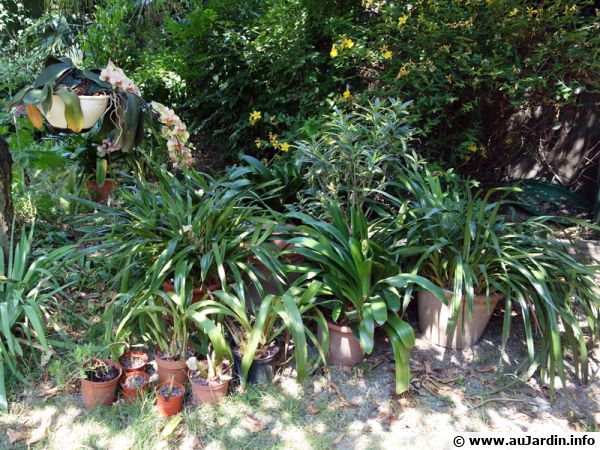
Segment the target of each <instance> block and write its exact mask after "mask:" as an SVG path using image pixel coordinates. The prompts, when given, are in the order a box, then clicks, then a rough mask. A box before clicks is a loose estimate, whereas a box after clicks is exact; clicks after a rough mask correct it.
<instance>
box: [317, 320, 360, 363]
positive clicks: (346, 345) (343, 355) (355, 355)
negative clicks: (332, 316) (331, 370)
mask: <svg viewBox="0 0 600 450" xmlns="http://www.w3.org/2000/svg"><path fill="white" fill-rule="evenodd" d="M327 328H329V349H328V350H327V362H328V363H329V364H340V365H342V366H348V367H354V366H355V365H357V364H358V363H359V362H361V361H362V360H363V359H365V352H364V351H363V349H362V347H361V346H360V341H359V340H358V339H357V338H356V336H354V333H353V332H352V329H351V328H349V327H345V326H339V325H336V324H334V323H331V322H327ZM318 334H319V340H320V341H321V342H322V334H321V330H320V329H319V331H318Z"/></svg>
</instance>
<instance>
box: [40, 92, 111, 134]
mask: <svg viewBox="0 0 600 450" xmlns="http://www.w3.org/2000/svg"><path fill="white" fill-rule="evenodd" d="M79 103H80V104H81V113H82V115H83V129H84V130H87V129H88V128H92V127H93V126H94V125H95V124H96V122H98V119H100V117H102V114H104V111H106V107H107V106H108V96H107V95H80V96H79ZM40 111H41V112H42V114H44V117H45V118H46V120H47V121H48V122H49V123H50V125H52V126H53V127H54V128H61V129H66V128H68V126H67V119H66V118H65V104H64V102H63V101H62V99H61V98H60V97H59V96H58V95H53V96H52V107H51V108H50V110H48V112H46V113H44V111H42V110H41V108H40Z"/></svg>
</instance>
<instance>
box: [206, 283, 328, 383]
mask: <svg viewBox="0 0 600 450" xmlns="http://www.w3.org/2000/svg"><path fill="white" fill-rule="evenodd" d="M320 289H321V284H320V283H319V282H312V283H310V284H309V285H308V286H306V287H298V286H293V287H291V288H290V289H289V290H287V291H286V292H285V293H284V294H283V295H281V296H273V295H267V296H264V297H263V298H262V300H261V302H260V305H258V306H257V305H255V304H254V303H252V302H249V301H247V300H246V295H245V293H244V286H243V285H242V284H241V283H236V285H235V287H234V289H233V292H227V291H217V292H215V299H214V300H207V301H205V302H202V308H201V309H200V311H201V313H202V314H206V315H210V316H211V317H212V316H215V317H219V316H221V317H223V323H224V324H225V326H226V328H227V330H228V332H229V336H231V339H232V340H233V342H234V343H235V346H236V349H237V351H238V354H239V355H240V357H241V358H242V373H241V382H242V386H246V382H247V378H248V371H249V370H250V366H251V365H252V361H254V359H255V358H259V357H265V356H267V355H268V351H269V348H270V347H271V345H274V343H275V342H276V340H277V339H281V340H283V339H284V338H285V337H286V336H287V337H290V336H291V338H292V339H293V343H294V360H295V366H296V373H297V377H298V380H299V381H302V380H304V378H306V376H307V375H308V374H309V372H310V371H311V364H310V362H309V357H308V345H307V337H308V339H309V340H310V341H311V342H312V343H313V344H314V346H315V347H316V349H317V351H318V354H319V356H318V358H317V360H316V362H315V363H314V364H313V365H312V368H316V367H317V366H318V365H320V364H321V362H322V363H325V353H324V352H323V348H324V347H325V346H326V345H327V343H328V342H329V332H328V330H327V323H326V321H325V317H324V316H323V314H322V313H321V311H320V310H319V309H318V305H319V303H320V301H319V299H318V297H317V294H318V293H319V291H320ZM311 321H312V322H314V323H315V324H316V326H317V327H318V328H319V329H320V330H321V333H322V335H323V336H324V338H323V339H324V342H325V344H324V345H323V346H322V344H321V342H319V340H318V338H317V336H315V334H314V333H313V331H312V330H311V329H310V327H309V325H308V324H309V323H310V322H311Z"/></svg>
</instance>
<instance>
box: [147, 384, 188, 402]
mask: <svg viewBox="0 0 600 450" xmlns="http://www.w3.org/2000/svg"><path fill="white" fill-rule="evenodd" d="M166 385H173V386H174V387H177V388H179V389H180V390H181V394H180V395H176V396H174V397H169V399H172V398H179V397H183V396H185V386H184V385H183V384H181V383H178V382H176V381H174V382H170V381H164V382H162V383H160V384H159V385H157V386H156V387H155V388H154V392H156V396H157V397H160V398H162V399H164V400H167V399H166V398H165V397H163V396H162V395H160V393H159V392H158V390H159V389H160V388H161V386H166Z"/></svg>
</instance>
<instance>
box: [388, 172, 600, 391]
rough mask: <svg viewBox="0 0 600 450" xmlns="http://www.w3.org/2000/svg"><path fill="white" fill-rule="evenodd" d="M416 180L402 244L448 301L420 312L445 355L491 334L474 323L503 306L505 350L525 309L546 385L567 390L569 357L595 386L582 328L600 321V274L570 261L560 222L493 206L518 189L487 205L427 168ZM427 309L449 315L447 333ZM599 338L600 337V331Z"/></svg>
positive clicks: (533, 355)
mask: <svg viewBox="0 0 600 450" xmlns="http://www.w3.org/2000/svg"><path fill="white" fill-rule="evenodd" d="M406 170H407V171H408V172H407V175H408V176H409V177H410V179H411V180H412V183H411V185H410V186H411V188H410V190H411V191H412V193H411V195H412V200H411V201H410V205H409V207H408V208H407V209H406V210H407V211H410V214H409V216H410V217H408V218H406V219H402V221H401V222H402V224H401V225H399V226H398V237H402V238H405V239H406V238H407V244H408V245H410V246H414V247H417V248H420V249H421V256H420V257H419V258H418V261H417V262H416V263H415V270H416V271H418V273H420V274H422V275H423V276H425V277H428V278H429V279H430V280H432V281H433V282H434V283H435V284H436V285H438V286H439V287H440V288H444V289H445V290H446V291H447V292H446V297H445V298H440V299H439V300H438V301H437V304H434V305H432V304H431V303H432V302H431V301H430V300H429V299H426V298H425V299H424V302H425V304H424V305H421V304H420V305H419V322H420V326H421V328H422V330H423V331H424V333H425V335H426V336H429V337H430V338H432V339H433V338H434V337H437V338H438V339H440V340H439V341H438V342H439V343H441V344H445V345H453V346H457V347H458V346H459V345H460V344H472V343H473V342H475V341H476V339H477V337H478V335H479V334H480V333H479V328H480V327H481V325H479V326H478V327H479V328H478V329H475V330H474V331H472V330H470V327H471V326H472V325H473V321H474V320H476V321H478V323H479V324H481V323H482V322H487V319H488V317H489V315H490V314H491V311H492V310H493V307H494V306H495V304H496V302H499V301H501V302H502V304H503V307H504V325H503V328H502V340H501V342H502V346H504V345H505V344H506V342H507V339H508V337H509V335H510V325H511V320H512V316H513V314H512V312H513V310H514V309H515V308H518V309H519V310H520V316H521V317H522V319H523V324H524V329H525V338H526V344H527V350H528V353H529V357H530V361H531V363H532V364H535V365H539V366H540V367H541V368H542V375H543V376H544V378H545V377H546V375H547V376H548V378H549V380H550V381H549V384H550V388H551V392H553V389H554V380H555V375H557V374H558V375H559V376H560V377H561V378H562V379H563V381H564V376H565V372H564V364H565V363H564V361H565V359H566V356H565V355H566V354H567V353H570V354H571V355H572V359H573V361H574V362H575V372H576V374H577V375H578V376H580V377H581V378H582V379H583V380H586V379H587V376H588V359H587V351H588V350H587V343H586V338H585V337H584V332H583V329H582V326H581V323H582V321H581V318H582V317H585V321H586V322H587V323H597V321H598V319H599V310H598V307H597V306H598V287H597V284H596V282H595V280H594V275H595V273H596V269H595V268H594V267H593V266H586V265H585V264H582V263H580V262H578V261H577V260H576V259H575V258H574V257H573V256H572V255H571V254H569V251H571V250H572V248H570V247H569V246H568V245H566V244H565V243H564V242H561V241H560V239H559V237H558V236H557V232H556V230H554V229H553V228H552V227H550V226H548V225H547V224H546V222H547V221H549V220H551V219H552V218H550V217H540V218H531V219H528V220H526V221H514V220H511V216H512V214H511V211H510V208H509V207H510V203H508V202H507V201H505V200H502V199H501V198H500V199H499V200H495V201H492V200H491V198H492V196H494V195H495V196H498V195H499V194H501V193H502V191H506V192H511V191H513V190H514V188H502V189H495V190H491V191H488V192H487V193H486V194H485V195H482V193H480V192H477V193H475V194H472V193H471V191H470V189H469V186H465V185H463V186H462V188H461V189H458V188H457V186H456V185H455V186H454V192H455V193H454V194H452V193H450V192H449V191H448V190H447V189H445V187H444V185H445V184H446V183H447V180H446V179H445V176H444V175H443V174H441V173H437V174H436V175H433V174H432V173H431V172H430V171H429V170H428V169H427V167H426V166H423V165H422V166H420V167H417V166H414V165H411V164H409V165H407V168H406ZM420 297H422V295H421V294H420ZM419 301H420V302H421V301H423V300H421V298H420V300H419ZM426 309H433V310H434V311H436V310H440V309H441V310H442V311H444V310H445V312H443V313H439V315H438V319H437V321H438V323H436V324H431V323H425V321H424V320H423V319H427V318H430V317H432V316H434V317H435V315H436V314H437V313H430V312H428V311H427V310H426ZM423 311H424V312H425V314H424V315H423V318H421V315H422V314H421V313H422V312H423ZM444 314H445V317H447V320H445V317H444ZM579 314H582V316H579ZM436 328H437V329H436ZM434 329H436V330H435V331H428V330H434ZM467 330H469V331H467ZM589 331H590V332H591V333H592V334H594V335H595V334H596V332H597V330H596V328H594V329H592V328H590V329H589ZM453 333H454V334H453ZM536 334H538V335H539V338H540V343H539V344H538V345H536V343H535V341H534V336H535V335H536ZM456 336H461V340H459V338H457V337H456ZM467 339H468V340H467Z"/></svg>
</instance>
